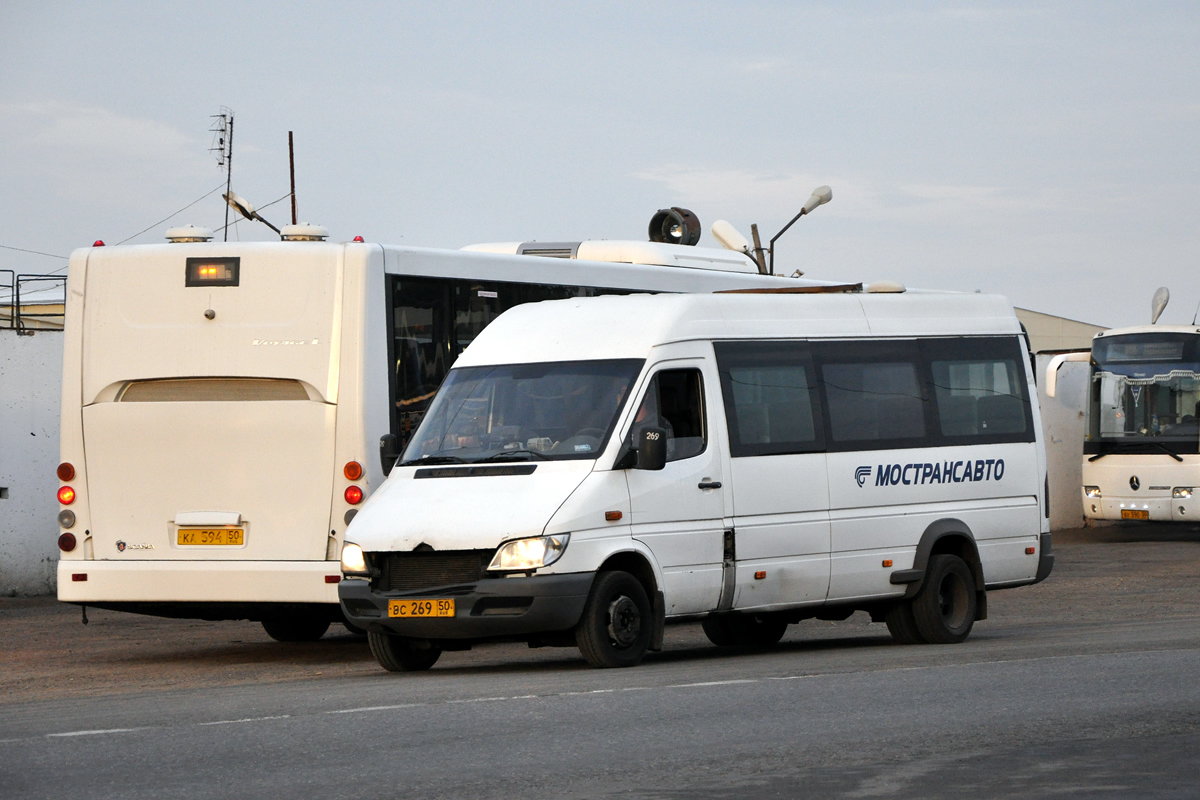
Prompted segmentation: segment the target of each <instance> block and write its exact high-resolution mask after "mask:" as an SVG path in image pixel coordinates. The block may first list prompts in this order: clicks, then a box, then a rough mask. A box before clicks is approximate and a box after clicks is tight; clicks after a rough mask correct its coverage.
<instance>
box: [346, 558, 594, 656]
mask: <svg viewBox="0 0 1200 800" xmlns="http://www.w3.org/2000/svg"><path fill="white" fill-rule="evenodd" d="M595 577H596V574H595V573H594V572H577V573H565V574H556V575H539V576H536V577H526V578H493V579H485V580H481V581H478V582H477V583H475V584H472V585H470V586H468V587H463V586H448V587H445V589H446V591H442V592H439V591H438V590H437V589H428V590H422V591H419V592H376V591H372V589H371V585H370V583H369V582H368V581H365V580H347V581H343V582H342V584H341V587H340V589H339V593H340V595H341V598H342V613H343V614H345V616H346V619H348V620H349V621H350V622H352V623H354V625H355V626H357V627H359V628H363V629H365V630H373V631H379V632H383V633H393V634H398V635H400V636H411V637H414V638H420V639H473V640H485V639H496V638H508V637H523V636H528V635H530V634H538V633H555V632H560V631H567V630H570V629H571V628H573V627H574V626H575V624H576V623H577V622H579V618H580V617H581V616H582V615H583V607H584V605H585V604H586V603H587V598H588V592H590V591H591V588H592V581H593V580H594V579H595ZM464 588H466V591H463V590H464ZM438 598H447V599H448V598H453V599H454V606H455V609H454V611H455V613H454V616H453V617H423V618H417V619H413V618H411V617H408V618H402V619H397V618H390V617H388V601H389V600H423V599H438Z"/></svg>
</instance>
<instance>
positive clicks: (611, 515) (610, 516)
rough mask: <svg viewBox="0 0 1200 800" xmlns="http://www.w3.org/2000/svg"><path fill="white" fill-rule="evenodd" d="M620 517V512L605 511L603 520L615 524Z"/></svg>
mask: <svg viewBox="0 0 1200 800" xmlns="http://www.w3.org/2000/svg"><path fill="white" fill-rule="evenodd" d="M621 517H622V514H621V512H620V511H605V512H604V519H605V520H606V521H608V522H616V521H617V520H619V519H620V518H621Z"/></svg>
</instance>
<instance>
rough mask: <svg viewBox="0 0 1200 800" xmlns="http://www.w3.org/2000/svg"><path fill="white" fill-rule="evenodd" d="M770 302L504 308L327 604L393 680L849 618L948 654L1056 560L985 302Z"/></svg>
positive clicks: (625, 660)
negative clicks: (497, 655) (1000, 601)
mask: <svg viewBox="0 0 1200 800" xmlns="http://www.w3.org/2000/svg"><path fill="white" fill-rule="evenodd" d="M871 288H879V289H886V290H889V291H886V292H871V291H868V292H866V293H864V292H861V291H860V292H855V291H847V292H843V293H829V292H821V293H810V292H811V290H804V289H799V288H797V289H792V290H787V289H784V290H779V291H767V292H750V293H744V292H743V293H719V294H706V295H698V294H694V295H656V296H633V297H600V298H591V299H571V300H562V301H555V302H544V303H537V304H531V305H525V306H521V307H519V308H516V309H513V310H511V311H507V312H505V313H504V314H503V315H502V316H501V317H500V318H499V319H498V320H497V321H496V322H495V323H493V324H492V325H491V326H490V327H489V328H488V329H487V330H486V331H484V332H483V333H482V334H481V335H480V336H479V337H478V338H477V339H476V340H475V341H474V342H473V343H472V345H471V347H470V348H468V349H467V350H466V351H465V352H464V353H463V354H462V356H461V357H460V358H459V359H458V361H457V362H456V363H455V365H454V368H453V369H452V370H450V372H449V374H448V376H447V378H446V380H445V382H444V383H443V385H442V387H441V389H439V391H438V394H437V396H436V398H435V399H434V401H433V404H432V405H431V407H430V409H429V412H428V413H427V414H426V416H425V418H424V420H423V421H422V423H421V426H420V428H419V429H418V430H417V432H416V434H415V436H414V437H413V438H412V440H411V441H410V442H409V444H408V447H407V448H406V450H405V452H404V454H403V456H402V459H401V461H400V462H399V463H398V464H397V465H396V467H395V468H394V469H393V470H392V471H391V474H390V476H389V477H388V479H387V480H386V482H385V483H384V485H383V486H382V487H380V488H379V489H378V490H377V491H376V492H375V494H374V495H373V496H372V497H371V499H370V501H369V502H367V503H366V504H365V505H364V507H363V509H362V511H361V512H360V513H359V514H358V515H357V516H356V517H355V519H354V521H353V522H352V523H351V525H350V528H349V530H348V531H347V532H346V544H345V546H344V548H343V551H342V570H343V573H344V575H345V578H346V579H345V580H343V581H342V583H341V584H340V585H339V587H338V589H339V595H340V597H341V601H342V607H343V610H344V612H345V614H346V616H347V618H348V619H349V620H350V621H351V622H352V623H353V624H354V625H356V626H358V627H360V628H363V629H365V630H367V631H368V638H369V642H370V645H371V648H372V651H373V653H374V655H375V656H376V658H377V660H378V661H379V663H380V664H381V665H382V666H383V667H384V668H386V669H388V670H393V671H399V670H418V669H427V668H429V667H430V666H431V665H432V664H433V663H434V662H435V661H437V659H438V657H439V655H440V654H441V652H442V651H444V650H459V649H466V648H469V647H470V646H471V645H472V644H473V643H475V642H479V641H485V640H496V639H515V640H524V641H528V642H529V643H530V644H531V645H534V646H538V645H560V646H578V647H579V649H580V651H581V652H582V653H583V656H584V657H585V659H586V660H587V661H588V662H590V663H591V664H593V665H596V666H603V667H616V666H630V665H633V664H637V663H638V662H639V661H640V660H641V659H642V657H643V655H644V654H645V653H646V652H647V651H648V650H657V649H660V648H661V646H662V640H663V626H664V624H665V623H666V622H670V621H679V620H701V621H702V622H703V627H704V631H705V633H706V634H707V635H708V637H709V638H710V639H711V640H712V641H713V642H714V643H715V644H717V645H722V646H735V645H742V646H769V645H772V644H774V643H776V642H778V641H779V639H780V638H781V637H782V636H783V634H784V631H785V629H786V628H787V626H788V625H789V624H791V623H794V622H798V621H800V620H803V619H806V618H812V617H815V618H818V619H825V620H841V619H846V618H848V617H849V616H850V615H851V614H852V613H853V612H854V611H856V610H864V611H867V612H869V613H870V615H871V618H872V620H874V621H877V622H880V621H882V622H886V623H887V627H888V629H889V630H890V632H891V633H892V635H893V636H894V637H895V638H896V639H897V640H899V641H901V642H904V643H951V642H959V641H962V640H963V639H965V638H966V637H967V635H968V634H969V632H970V631H971V628H972V625H973V624H974V622H975V621H976V620H980V619H984V618H985V617H986V614H987V591H988V590H990V589H1002V588H1008V587H1014V586H1022V585H1026V584H1032V583H1036V582H1038V581H1040V580H1042V579H1044V578H1045V577H1046V576H1047V575H1048V574H1049V572H1050V569H1051V566H1052V564H1053V556H1052V554H1051V541H1050V533H1049V506H1048V505H1047V497H1046V485H1047V481H1046V461H1045V454H1044V450H1043V447H1042V440H1041V426H1040V423H1039V416H1038V407H1037V404H1036V403H1034V402H1031V399H1030V398H1031V393H1030V387H1031V386H1032V383H1033V381H1032V372H1031V365H1030V361H1029V358H1028V351H1027V347H1026V346H1025V340H1024V338H1023V337H1022V335H1021V328H1020V324H1019V322H1018V321H1017V318H1016V317H1015V316H1014V314H1013V309H1012V306H1011V305H1010V304H1009V303H1008V301H1007V300H1005V299H1004V298H1002V297H996V296H989V295H979V294H948V293H916V292H903V291H902V288H903V287H900V286H898V285H896V284H890V285H882V286H878V285H877V286H875V287H868V289H871Z"/></svg>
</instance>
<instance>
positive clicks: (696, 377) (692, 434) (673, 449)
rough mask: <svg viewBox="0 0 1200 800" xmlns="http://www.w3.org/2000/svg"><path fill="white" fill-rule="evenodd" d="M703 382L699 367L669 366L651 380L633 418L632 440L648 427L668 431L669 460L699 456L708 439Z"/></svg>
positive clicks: (639, 437)
mask: <svg viewBox="0 0 1200 800" xmlns="http://www.w3.org/2000/svg"><path fill="white" fill-rule="evenodd" d="M703 386H704V384H703V381H702V380H701V377H700V370H698V369H667V370H663V371H661V372H659V373H658V374H657V375H655V376H654V378H653V379H652V380H651V381H650V387H649V388H648V389H647V390H646V394H645V395H644V396H643V397H642V402H641V405H639V406H638V411H637V416H635V417H634V422H633V429H632V441H633V442H634V443H636V442H638V441H639V440H640V439H641V433H642V431H643V430H645V429H646V428H662V429H663V430H665V431H666V432H667V461H679V460H681V459H685V458H691V457H692V456H697V455H700V453H703V452H704V448H705V446H706V445H707V441H708V432H707V430H706V429H705V422H704V420H705V417H704V390H703Z"/></svg>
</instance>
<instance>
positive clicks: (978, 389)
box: [922, 338, 1032, 443]
mask: <svg viewBox="0 0 1200 800" xmlns="http://www.w3.org/2000/svg"><path fill="white" fill-rule="evenodd" d="M922 349H923V350H925V355H926V358H927V359H928V361H929V369H930V377H931V380H932V383H933V393H934V398H935V401H936V405H937V422H938V426H939V428H940V432H941V434H942V435H943V436H945V437H947V438H952V439H959V438H963V439H964V442H970V443H981V442H982V441H984V440H986V441H1026V440H1028V441H1032V435H1031V434H1032V427H1031V422H1032V420H1031V412H1030V409H1029V401H1028V399H1027V395H1026V390H1025V376H1024V362H1023V361H1022V359H1021V353H1020V349H1019V348H1018V347H1017V345H1016V344H1015V340H1008V339H998V338H980V339H960V340H942V341H938V340H927V341H926V342H924V343H922Z"/></svg>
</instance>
